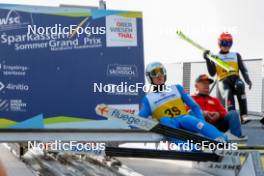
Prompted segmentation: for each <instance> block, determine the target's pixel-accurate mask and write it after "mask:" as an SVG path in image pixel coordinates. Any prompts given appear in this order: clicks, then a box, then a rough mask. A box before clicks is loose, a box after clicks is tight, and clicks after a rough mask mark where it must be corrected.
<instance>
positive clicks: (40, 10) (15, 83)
mask: <svg viewBox="0 0 264 176" xmlns="http://www.w3.org/2000/svg"><path fill="white" fill-rule="evenodd" d="M0 43H1V45H0V53H1V55H0V128H37V129H43V128H76V129H78V128H123V127H122V124H121V123H120V122H118V121H111V120H105V119H104V118H103V117H100V116H98V115H96V113H95V110H94V108H95V106H96V105H97V104H99V103H106V104H110V105H113V106H117V107H120V106H121V107H125V108H127V110H128V111H136V110H138V104H139V103H140V99H141V98H142V96H143V92H142V90H140V89H139V91H137V90H135V91H128V89H127V88H128V87H129V86H130V85H135V84H137V83H141V84H142V85H143V83H144V59H143V57H144V56H143V30H142V14H141V13H140V12H127V11H111V10H96V9H86V8H68V7H38V6H21V5H6V4H1V5H0ZM131 105H132V106H131ZM130 107H132V108H134V110H131V109H129V108H130Z"/></svg>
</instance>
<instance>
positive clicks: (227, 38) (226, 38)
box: [218, 32, 233, 47]
mask: <svg viewBox="0 0 264 176" xmlns="http://www.w3.org/2000/svg"><path fill="white" fill-rule="evenodd" d="M218 44H219V46H223V47H231V46H232V44H233V37H232V35H231V34H230V33H227V32H223V33H222V34H221V35H220V36H219V38H218Z"/></svg>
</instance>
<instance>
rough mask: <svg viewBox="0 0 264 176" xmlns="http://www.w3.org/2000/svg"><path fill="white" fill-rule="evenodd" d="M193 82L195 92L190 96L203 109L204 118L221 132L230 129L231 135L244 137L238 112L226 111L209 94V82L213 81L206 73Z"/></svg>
mask: <svg viewBox="0 0 264 176" xmlns="http://www.w3.org/2000/svg"><path fill="white" fill-rule="evenodd" d="M195 82H196V84H195V88H196V91H197V92H196V94H195V95H193V96H192V97H193V99H194V100H195V101H196V103H197V104H198V105H199V106H200V107H201V109H202V110H203V114H204V117H205V120H206V121H207V122H209V123H211V124H213V125H214V126H215V127H217V128H218V129H219V130H220V131H222V132H226V131H228V130H230V133H231V134H232V135H234V136H236V137H238V138H244V139H246V136H244V135H242V132H241V124H240V118H239V114H238V112H237V111H236V110H231V111H229V112H227V111H226V109H225V108H224V106H223V105H222V104H221V102H220V100H219V99H217V98H215V97H212V96H210V95H209V88H210V84H212V83H213V82H214V81H213V80H212V79H211V78H209V77H208V76H207V75H206V74H202V75H200V76H199V77H198V78H197V79H196V81H195Z"/></svg>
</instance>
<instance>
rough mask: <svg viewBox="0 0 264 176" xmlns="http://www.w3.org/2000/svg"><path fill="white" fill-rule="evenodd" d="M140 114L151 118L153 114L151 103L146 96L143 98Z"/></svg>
mask: <svg viewBox="0 0 264 176" xmlns="http://www.w3.org/2000/svg"><path fill="white" fill-rule="evenodd" d="M138 115H139V116H141V117H145V118H149V117H150V116H151V109H150V105H149V102H148V100H147V98H146V97H144V98H143V100H142V103H141V108H140V111H139V113H138Z"/></svg>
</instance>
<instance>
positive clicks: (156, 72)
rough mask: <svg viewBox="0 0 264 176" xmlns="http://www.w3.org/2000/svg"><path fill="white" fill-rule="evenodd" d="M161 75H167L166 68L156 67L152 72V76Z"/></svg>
mask: <svg viewBox="0 0 264 176" xmlns="http://www.w3.org/2000/svg"><path fill="white" fill-rule="evenodd" d="M159 75H166V73H165V70H164V69H163V68H156V69H154V70H152V71H151V72H150V77H151V78H155V77H158V76H159Z"/></svg>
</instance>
